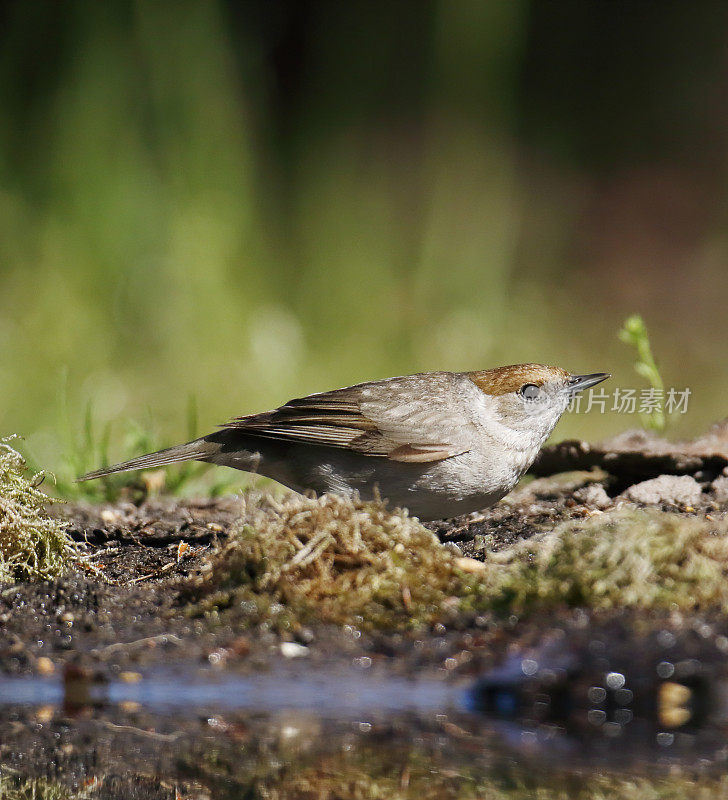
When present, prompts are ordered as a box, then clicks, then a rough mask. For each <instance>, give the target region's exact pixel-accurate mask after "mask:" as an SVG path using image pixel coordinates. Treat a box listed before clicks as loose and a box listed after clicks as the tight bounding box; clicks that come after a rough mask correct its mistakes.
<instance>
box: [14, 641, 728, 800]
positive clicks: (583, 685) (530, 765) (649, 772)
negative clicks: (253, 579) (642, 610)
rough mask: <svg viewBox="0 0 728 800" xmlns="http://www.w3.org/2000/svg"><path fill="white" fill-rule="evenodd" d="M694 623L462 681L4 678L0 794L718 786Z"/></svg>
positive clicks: (631, 791) (594, 792)
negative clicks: (679, 631) (684, 629)
mask: <svg viewBox="0 0 728 800" xmlns="http://www.w3.org/2000/svg"><path fill="white" fill-rule="evenodd" d="M701 631H702V628H701V629H700V630H699V631H698V632H697V633H695V632H689V633H688V634H686V635H683V636H681V637H679V640H678V639H676V637H675V636H673V634H672V633H670V632H669V631H667V630H664V631H654V632H652V633H650V634H649V635H647V636H644V637H639V636H638V637H637V638H636V640H634V639H633V640H632V641H626V640H624V641H620V639H619V638H618V637H616V636H612V637H611V638H610V639H609V647H607V646H606V644H605V642H606V641H607V640H608V639H607V637H606V636H602V635H596V634H595V633H594V631H589V632H587V633H585V635H584V637H583V638H582V639H581V640H580V639H579V637H578V636H573V637H566V636H564V634H563V632H560V633H559V632H557V633H551V634H547V635H544V636H542V637H541V638H540V639H538V640H537V641H536V642H535V644H534V645H533V646H530V647H526V646H524V647H522V648H521V649H520V650H519V651H518V652H517V653H515V654H512V655H511V656H510V657H508V658H506V659H504V661H503V663H502V665H501V666H500V667H499V668H498V669H496V670H493V671H491V672H490V673H488V674H486V675H483V676H481V677H480V678H477V679H474V680H472V681H470V682H469V684H468V685H460V686H456V685H453V684H452V683H447V682H445V681H440V680H436V679H429V680H412V681H408V680H405V679H399V678H392V677H387V676H381V675H376V674H369V673H362V672H361V671H357V672H351V671H348V670H343V669H340V670H338V671H334V670H332V671H330V672H326V671H324V672H320V671H319V672H317V671H315V670H312V671H310V672H308V673H307V672H306V671H305V670H302V671H301V672H299V673H298V674H296V675H293V674H288V673H277V672H276V671H275V670H274V671H273V672H272V673H268V674H262V675H261V674H256V675H254V676H250V677H242V676H240V675H231V674H227V673H222V674H221V673H215V672H214V671H209V670H208V671H207V672H204V673H202V674H201V673H200V672H199V671H198V672H189V673H188V674H184V673H183V672H180V671H176V672H174V673H172V672H171V671H169V672H155V673H148V674H146V675H144V676H143V677H142V676H136V675H135V674H133V675H134V676H135V677H134V680H130V678H129V675H132V674H129V675H127V678H126V679H110V678H109V676H108V675H103V674H94V673H91V672H85V671H84V670H82V669H80V668H76V667H69V668H67V670H66V673H65V675H64V678H63V680H62V681H61V680H57V681H53V680H51V679H45V680H42V679H36V678H0V714H1V715H2V720H3V724H2V727H1V728H0V798H2V800H7V798H11V799H13V798H30V797H35V798H65V797H75V798H77V797H109V798H110V797H119V798H122V797H123V798H125V799H127V800H128V798H135V797H137V798H145V797H149V798H157V797H158V798H176V799H177V800H178V799H179V798H216V799H217V798H223V799H224V798H251V799H255V798H260V800H264V799H266V800H276V799H278V800H283V798H300V800H304V799H305V800H318V799H319V798H320V799H321V800H336V799H338V798H340V799H341V800H346V798H352V800H367V799H368V798H371V799H372V800H375V798H377V799H383V798H401V799H402V800H405V799H406V798H417V800H429V798H432V800H443V799H444V800H448V798H453V800H456V799H458V798H463V799H464V800H468V798H486V800H506V799H507V798H513V799H514V800H516V799H518V800H525V798H532V797H537V798H540V800H551V798H554V800H556V798H564V800H566V798H585V800H586V798H594V800H597V798H600V799H603V798H613V797H616V798H622V797H623V798H625V799H626V798H630V800H635V799H636V800H641V799H642V798H644V800H648V798H649V799H650V800H653V799H654V798H676V799H677V798H682V797H691V798H694V797H698V798H700V797H705V798H706V800H707V798H713V797H719V796H724V795H727V796H728V779H725V778H724V777H723V773H724V772H726V765H727V763H728V747H726V745H725V733H726V726H727V725H728V704H727V703H726V697H727V696H728V695H727V694H726V687H727V686H728V684H726V682H725V678H726V670H725V666H724V661H725V652H724V648H723V646H722V643H721V642H719V645H720V646H718V647H715V646H714V645H713V644H710V643H709V642H710V641H712V639H711V637H710V636H708V635H707V633H706V631H707V629H706V631H703V632H702V633H701ZM707 632H708V633H709V631H707ZM120 677H122V678H123V675H122V676H120Z"/></svg>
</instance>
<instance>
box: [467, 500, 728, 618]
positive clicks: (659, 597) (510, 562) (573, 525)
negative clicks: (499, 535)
mask: <svg viewBox="0 0 728 800" xmlns="http://www.w3.org/2000/svg"><path fill="white" fill-rule="evenodd" d="M486 564H487V567H488V568H487V569H486V571H485V572H484V573H483V574H482V576H481V579H480V586H479V588H478V594H479V596H480V598H481V600H482V601H485V602H486V603H489V604H491V605H493V606H495V607H501V608H504V609H507V610H511V611H524V610H530V609H534V610H535V609H540V608H544V607H554V606H558V605H563V604H568V605H571V606H585V607H588V608H594V609H605V608H625V607H632V608H645V609H647V608H679V609H682V610H691V609H707V608H719V609H722V610H723V611H728V581H727V580H726V576H727V574H728V522H727V521H726V520H721V521H716V522H713V521H709V520H705V519H699V518H696V517H688V516H685V515H680V514H671V513H665V512H660V511H642V510H641V511H634V510H631V511H627V510H616V511H613V512H609V513H607V514H601V515H599V516H595V517H593V518H591V519H589V520H587V521H586V522H567V523H564V524H562V525H560V526H558V527H557V528H555V529H554V530H553V531H549V532H547V533H541V534H537V535H535V536H533V537H532V538H530V539H527V540H525V541H522V542H518V543H517V544H515V545H513V546H512V547H509V548H507V549H505V550H501V551H500V552H497V553H489V554H488V556H487V560H486Z"/></svg>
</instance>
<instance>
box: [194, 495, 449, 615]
mask: <svg viewBox="0 0 728 800" xmlns="http://www.w3.org/2000/svg"><path fill="white" fill-rule="evenodd" d="M195 591H196V593H197V594H198V595H201V596H202V597H203V600H202V602H201V604H200V605H199V606H198V608H202V609H204V610H208V611H209V610H212V609H221V608H227V607H230V606H233V605H236V606H239V605H241V604H242V605H243V606H244V608H246V609H247V611H248V612H249V614H250V616H251V617H254V618H257V619H263V618H265V617H269V618H270V617H271V616H276V617H277V619H276V624H277V626H278V627H286V626H287V625H288V624H292V623H293V622H294V621H296V620H299V621H300V620H306V619H310V618H313V617H316V618H318V619H320V620H323V621H327V622H336V623H345V622H352V623H355V624H357V625H364V626H367V627H378V628H395V627H411V626H416V625H418V624H422V623H428V622H432V621H434V620H437V619H441V618H443V617H444V616H446V615H447V609H448V606H450V607H452V606H453V605H454V607H455V609H457V608H458V607H459V601H458V600H457V597H458V596H460V595H463V594H464V591H465V588H464V576H463V575H462V574H461V573H460V572H459V571H458V569H457V567H456V565H455V559H454V558H453V556H452V555H451V553H450V552H449V551H448V550H447V549H446V548H444V547H443V546H442V544H441V543H440V541H439V540H438V539H437V537H436V536H435V535H434V534H433V533H431V532H430V531H428V530H427V529H425V528H424V527H422V525H420V524H419V522H417V521H416V520H413V519H410V518H409V517H408V516H407V514H406V512H404V511H400V510H395V511H389V510H387V508H386V507H385V506H384V505H383V504H382V503H380V502H366V503H365V502H362V501H359V500H349V499H346V498H344V497H340V496H337V495H324V496H322V497H321V498H319V499H312V498H306V497H301V496H300V495H293V494H291V495H288V496H287V497H285V498H284V499H283V500H281V501H276V500H275V499H273V498H270V497H267V498H265V499H263V498H260V497H259V498H257V499H253V500H248V501H247V507H246V509H245V511H244V514H243V517H242V519H241V520H240V522H239V523H238V524H237V525H236V526H235V528H234V529H233V530H232V531H231V535H230V538H229V541H228V543H227V544H226V545H225V546H224V547H223V548H222V549H221V550H220V551H218V552H217V553H216V554H215V555H214V556H213V558H212V560H211V562H210V563H209V564H208V565H207V567H206V568H205V569H204V570H203V573H202V576H201V578H200V579H199V581H198V583H197V585H196V587H195Z"/></svg>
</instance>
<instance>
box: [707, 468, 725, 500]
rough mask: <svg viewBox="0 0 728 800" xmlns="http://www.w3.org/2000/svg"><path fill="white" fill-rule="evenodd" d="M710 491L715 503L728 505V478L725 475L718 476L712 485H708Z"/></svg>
mask: <svg viewBox="0 0 728 800" xmlns="http://www.w3.org/2000/svg"><path fill="white" fill-rule="evenodd" d="M710 490H711V492H712V493H713V497H714V498H715V500H716V502H718V503H728V477H726V476H725V475H720V476H718V477H717V478H716V479H715V480H714V481H713V483H711V484H710Z"/></svg>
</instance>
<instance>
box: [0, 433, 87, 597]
mask: <svg viewBox="0 0 728 800" xmlns="http://www.w3.org/2000/svg"><path fill="white" fill-rule="evenodd" d="M9 441H10V439H0V582H1V583H7V582H13V581H17V580H43V579H47V578H51V577H53V576H55V575H58V574H59V573H60V572H62V571H63V569H64V567H65V566H66V564H67V562H68V559H69V557H70V556H71V555H72V552H73V542H72V541H71V540H70V539H69V538H68V536H67V535H66V533H65V530H64V526H63V523H62V522H60V521H59V520H55V519H53V518H51V517H49V516H48V514H47V513H46V512H45V505H46V503H47V502H48V501H49V499H50V498H48V496H47V495H45V494H44V493H43V492H42V491H40V489H39V488H38V487H39V483H40V480H41V479H42V474H41V475H31V476H28V474H27V468H26V465H25V461H24V460H23V457H22V456H21V455H20V453H18V452H17V450H15V449H14V448H13V447H11V446H10V444H9Z"/></svg>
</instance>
